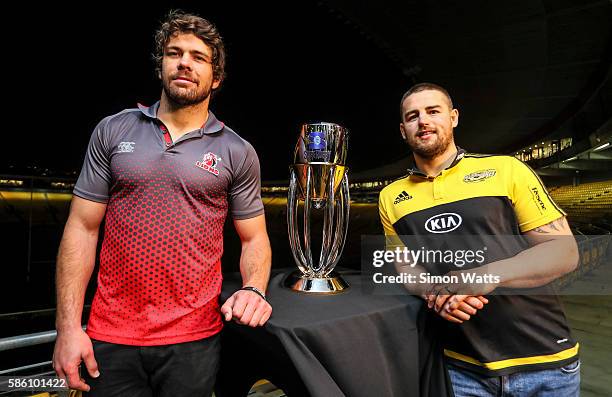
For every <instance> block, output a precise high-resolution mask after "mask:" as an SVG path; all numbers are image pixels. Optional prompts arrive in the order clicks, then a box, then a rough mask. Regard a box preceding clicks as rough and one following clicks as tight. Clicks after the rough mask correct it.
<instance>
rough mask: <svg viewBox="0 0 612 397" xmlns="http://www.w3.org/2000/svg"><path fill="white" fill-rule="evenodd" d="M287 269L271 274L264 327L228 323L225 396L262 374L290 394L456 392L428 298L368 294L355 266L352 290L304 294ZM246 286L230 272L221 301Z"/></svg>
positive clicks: (220, 391)
mask: <svg viewBox="0 0 612 397" xmlns="http://www.w3.org/2000/svg"><path fill="white" fill-rule="evenodd" d="M286 274H287V272H281V273H277V274H275V275H273V276H272V278H271V280H270V285H269V289H268V293H267V295H268V301H269V302H270V304H271V305H272V307H273V314H272V317H271V318H270V320H269V321H268V322H267V323H266V325H265V326H264V327H259V328H255V329H254V328H250V327H247V326H243V325H239V324H236V323H233V322H230V323H226V327H225V328H224V330H223V334H222V335H223V338H222V357H221V367H220V370H219V374H218V377H217V387H216V395H217V396H218V397H238V396H246V395H247V393H248V391H249V389H250V387H251V386H252V385H253V383H254V382H256V381H257V380H259V379H262V378H265V379H268V380H269V381H270V382H272V383H274V384H275V385H276V386H278V387H279V388H282V389H283V390H284V391H285V393H286V394H287V395H288V396H289V397H300V396H313V397H340V396H348V397H362V396H363V397H372V396H377V397H387V396H388V397H392V396H428V397H429V396H431V397H434V396H435V397H441V396H452V391H451V387H450V383H449V379H448V374H447V372H446V370H445V369H444V365H443V359H442V353H441V347H440V346H439V345H438V343H437V341H436V338H435V337H434V336H433V335H434V334H435V332H434V331H435V330H434V323H435V321H436V320H435V319H433V318H432V317H431V315H430V314H427V313H426V310H425V309H424V305H423V303H422V301H421V300H420V299H418V298H416V297H413V296H410V295H372V294H368V293H366V292H364V291H362V288H361V286H362V280H361V277H360V276H359V274H356V273H354V272H353V273H342V274H343V277H344V278H345V280H347V281H348V282H349V284H350V285H351V288H350V289H349V290H348V291H346V292H344V293H341V294H336V295H312V294H304V293H296V292H293V291H290V290H288V289H285V288H282V287H281V283H282V280H283V279H284V277H285V276H286ZM240 286H241V282H240V277H239V275H236V274H234V275H229V276H228V275H226V276H225V280H224V283H223V292H222V294H221V302H224V301H225V299H227V297H229V296H230V295H231V293H233V292H234V291H236V290H237V289H238V288H239V287H240ZM432 321H433V322H432Z"/></svg>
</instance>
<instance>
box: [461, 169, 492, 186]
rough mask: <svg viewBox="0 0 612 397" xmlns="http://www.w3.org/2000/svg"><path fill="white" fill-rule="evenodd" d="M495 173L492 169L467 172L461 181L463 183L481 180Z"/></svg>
mask: <svg viewBox="0 0 612 397" xmlns="http://www.w3.org/2000/svg"><path fill="white" fill-rule="evenodd" d="M496 173H497V171H496V170H494V169H489V170H482V171H476V172H472V173H471V174H467V175H466V176H464V177H463V182H465V183H474V182H482V181H484V180H485V179H489V178H491V177H493V176H495V174H496Z"/></svg>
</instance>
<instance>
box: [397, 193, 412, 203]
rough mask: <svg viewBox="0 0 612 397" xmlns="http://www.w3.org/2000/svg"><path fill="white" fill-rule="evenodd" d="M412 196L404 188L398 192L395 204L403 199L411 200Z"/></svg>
mask: <svg viewBox="0 0 612 397" xmlns="http://www.w3.org/2000/svg"><path fill="white" fill-rule="evenodd" d="M411 198H412V196H411V195H409V194H408V193H406V191H405V190H402V192H401V193H400V194H398V195H397V197H396V198H395V201H394V202H393V204H399V203H401V202H402V201H406V200H410V199H411Z"/></svg>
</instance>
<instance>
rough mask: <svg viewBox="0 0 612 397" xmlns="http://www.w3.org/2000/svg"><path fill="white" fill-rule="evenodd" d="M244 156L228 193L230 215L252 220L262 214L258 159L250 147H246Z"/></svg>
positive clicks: (235, 217)
mask: <svg viewBox="0 0 612 397" xmlns="http://www.w3.org/2000/svg"><path fill="white" fill-rule="evenodd" d="M245 156H246V157H245V160H244V162H243V163H242V167H241V168H240V170H239V171H238V173H237V174H236V178H235V179H234V181H233V183H232V187H231V188H230V193H229V199H230V208H231V214H232V217H233V218H234V219H248V218H254V217H256V216H258V215H261V214H263V213H264V205H263V202H262V201H261V177H260V170H259V158H258V157H257V153H255V149H253V147H252V146H251V145H247V148H246V153H245Z"/></svg>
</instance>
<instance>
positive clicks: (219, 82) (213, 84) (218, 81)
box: [211, 80, 221, 90]
mask: <svg viewBox="0 0 612 397" xmlns="http://www.w3.org/2000/svg"><path fill="white" fill-rule="evenodd" d="M220 85H221V80H213V83H212V86H211V88H212V89H213V90H216V89H217V88H219V86H220Z"/></svg>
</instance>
